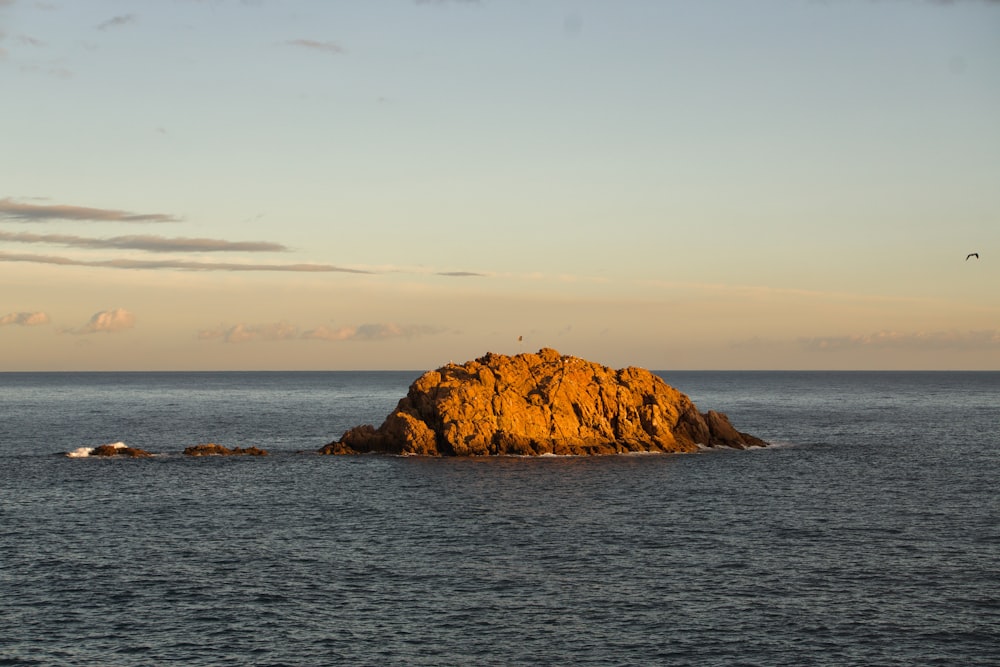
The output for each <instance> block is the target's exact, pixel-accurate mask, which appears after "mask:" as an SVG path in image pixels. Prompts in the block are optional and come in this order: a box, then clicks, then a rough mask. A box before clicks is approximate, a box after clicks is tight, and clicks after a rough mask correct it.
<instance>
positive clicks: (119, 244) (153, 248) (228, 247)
mask: <svg viewBox="0 0 1000 667" xmlns="http://www.w3.org/2000/svg"><path fill="white" fill-rule="evenodd" d="M0 241H9V242H13V243H47V244H51V245H62V246H68V247H74V248H117V249H119V250H145V251H147V252H283V251H287V250H288V248H287V247H286V246H284V245H281V244H280V243H271V242H267V241H224V240H221V239H205V238H186V237H165V236H155V235H138V236H112V237H110V238H89V237H85V236H75V235H72V234H31V233H28V232H5V231H0Z"/></svg>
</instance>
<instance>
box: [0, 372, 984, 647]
mask: <svg viewBox="0 0 1000 667" xmlns="http://www.w3.org/2000/svg"><path fill="white" fill-rule="evenodd" d="M416 375H417V373H218V374H213V373H207V374H200V373H192V374H188V373H162V374H157V373H152V374H143V373H137V374H117V373H109V374H0V461H2V463H0V664H24V665H31V664H36V665H159V664H164V663H168V662H175V663H177V664H185V665H243V664H256V665H318V664H349V665H456V664H477V665H513V664H551V665H567V664H574V665H577V664H579V665H649V664H668V665H735V664H739V665H805V664H809V665H916V664H919V665H997V664H1000V648H998V647H1000V495H998V492H997V488H998V487H997V483H998V480H1000V464H998V462H997V459H998V455H1000V436H998V433H1000V373H722V372H706V373H692V372H683V373H666V374H664V375H665V377H666V379H667V380H668V382H670V383H671V384H673V385H674V386H676V387H678V388H679V389H681V390H682V391H684V392H686V393H688V394H689V395H690V396H691V397H692V399H694V401H695V402H696V404H697V405H698V406H699V408H700V409H702V410H703V411H704V410H708V409H718V410H721V411H724V412H727V413H728V414H729V416H730V418H731V420H732V421H733V423H734V424H735V425H736V426H737V428H739V429H740V430H744V431H748V432H750V433H754V434H756V435H759V436H761V437H764V438H766V439H768V440H771V441H773V442H776V443H779V446H777V447H774V448H769V449H762V450H751V451H745V452H728V451H721V452H705V453H700V454H694V455H681V456H630V457H606V458H593V459H587V458H543V459H512V458H507V459H490V460H445V459H414V458H380V457H357V458H344V457H319V456H314V455H311V454H297V453H296V452H297V451H299V450H315V449H316V448H318V447H319V446H321V445H323V444H325V443H326V442H328V441H330V440H332V439H334V438H335V437H337V436H339V435H340V433H341V432H343V431H344V430H345V429H346V428H348V427H350V426H353V425H355V424H357V423H362V422H374V423H376V425H377V424H378V423H379V422H380V421H381V419H382V417H384V416H385V414H386V413H388V412H389V411H390V410H391V409H392V408H393V407H394V406H395V403H396V401H397V400H398V399H399V398H400V397H401V396H402V395H403V394H404V393H405V391H406V388H407V386H408V385H409V383H410V382H411V381H412V380H413V379H414V378H415V377H416ZM116 441H123V442H125V443H127V444H129V445H132V446H136V447H142V448H144V449H147V450H149V451H153V452H157V453H161V454H163V455H162V456H157V457H156V458H154V459H144V460H99V459H88V458H83V459H69V458H65V457H60V456H54V455H53V454H54V453H56V452H65V451H70V450H73V449H75V448H77V447H82V446H93V445H96V444H102V443H108V442H116ZM208 441H214V442H218V443H220V444H224V445H227V446H250V445H256V446H259V447H264V448H266V449H269V450H271V452H272V456H270V457H266V458H197V459H192V458H186V457H183V456H181V455H180V454H179V452H180V451H181V450H183V448H184V447H186V446H188V445H191V444H197V443H200V442H208Z"/></svg>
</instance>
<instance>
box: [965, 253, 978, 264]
mask: <svg viewBox="0 0 1000 667" xmlns="http://www.w3.org/2000/svg"><path fill="white" fill-rule="evenodd" d="M970 257H975V258H976V259H979V253H978V252H970V253H969V254H968V255H966V256H965V261H966V262H968V261H969V258H970Z"/></svg>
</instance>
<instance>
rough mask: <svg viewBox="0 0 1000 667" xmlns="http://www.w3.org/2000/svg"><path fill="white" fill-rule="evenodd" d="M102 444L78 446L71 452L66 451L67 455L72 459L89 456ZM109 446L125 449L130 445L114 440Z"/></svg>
mask: <svg viewBox="0 0 1000 667" xmlns="http://www.w3.org/2000/svg"><path fill="white" fill-rule="evenodd" d="M100 446H101V445H97V446H94V447H77V448H76V449H74V450H73V451H71V452H66V456H68V457H69V458H71V459H83V458H87V457H88V456H90V454H91V453H92V452H93V451H94V450H95V449H97V447H100ZM107 446H109V447H114V448H115V449H124V448H125V447H128V445H126V444H125V443H124V442H112V443H108V445H107Z"/></svg>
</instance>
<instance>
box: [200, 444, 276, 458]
mask: <svg viewBox="0 0 1000 667" xmlns="http://www.w3.org/2000/svg"><path fill="white" fill-rule="evenodd" d="M184 455H185V456H267V450H266V449H260V448H258V447H233V448H232V449H230V448H229V447H223V446H222V445H217V444H215V443H214V442H209V443H205V444H202V445H192V446H191V447H186V448H185V449H184Z"/></svg>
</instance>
